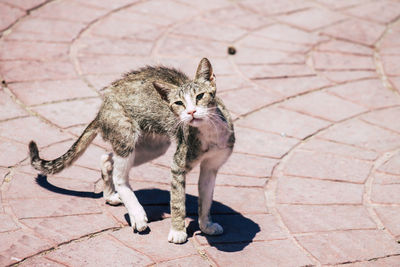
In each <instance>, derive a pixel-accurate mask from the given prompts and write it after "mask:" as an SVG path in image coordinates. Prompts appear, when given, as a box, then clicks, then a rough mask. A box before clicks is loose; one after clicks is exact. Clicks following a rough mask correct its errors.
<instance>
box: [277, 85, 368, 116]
mask: <svg viewBox="0 0 400 267" xmlns="http://www.w3.org/2000/svg"><path fill="white" fill-rule="evenodd" d="M280 106H282V107H284V108H287V109H290V110H294V111H298V112H300V113H305V114H307V115H311V116H313V117H317V118H322V119H324V120H329V121H336V122H337V121H341V120H343V119H346V118H349V117H352V116H354V115H356V114H359V113H362V112H364V111H367V109H366V108H365V107H362V106H360V105H356V104H354V103H351V102H348V101H346V100H343V99H341V98H339V97H337V96H333V95H330V94H327V93H326V92H324V91H318V92H314V93H310V94H307V95H302V96H298V97H296V98H293V99H290V100H288V101H285V102H284V103H283V104H281V105H280Z"/></svg>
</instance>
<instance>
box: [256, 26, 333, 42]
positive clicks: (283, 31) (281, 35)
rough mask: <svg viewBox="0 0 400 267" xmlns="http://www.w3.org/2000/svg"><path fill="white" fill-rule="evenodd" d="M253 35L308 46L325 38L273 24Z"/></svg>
mask: <svg viewBox="0 0 400 267" xmlns="http://www.w3.org/2000/svg"><path fill="white" fill-rule="evenodd" d="M254 34H255V35H259V36H262V37H267V38H270V39H272V40H277V41H285V42H292V43H296V44H310V45H312V44H316V43H318V42H320V41H323V40H324V39H326V38H325V37H322V36H319V35H317V34H313V33H308V32H305V31H302V30H298V29H295V28H292V27H290V26H287V25H283V24H274V25H272V26H269V27H268V26H267V27H265V28H263V29H261V30H259V31H256V32H254Z"/></svg>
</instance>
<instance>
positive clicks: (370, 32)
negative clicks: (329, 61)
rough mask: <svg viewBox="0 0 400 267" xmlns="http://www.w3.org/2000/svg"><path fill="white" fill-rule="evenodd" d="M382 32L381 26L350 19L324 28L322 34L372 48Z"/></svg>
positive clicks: (382, 27)
mask: <svg viewBox="0 0 400 267" xmlns="http://www.w3.org/2000/svg"><path fill="white" fill-rule="evenodd" d="M384 31H385V27H384V26H383V25H380V24H376V23H371V22H368V21H365V20H359V19H353V18H352V19H348V20H346V21H344V22H341V23H338V24H335V25H332V26H330V27H327V28H325V29H324V30H323V33H324V34H326V35H329V36H332V37H335V38H338V39H342V40H347V41H351V42H355V43H358V44H364V45H368V46H372V45H374V44H375V43H376V42H377V41H378V39H379V38H380V37H381V35H382V34H383V32H384Z"/></svg>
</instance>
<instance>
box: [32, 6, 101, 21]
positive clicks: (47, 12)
mask: <svg viewBox="0 0 400 267" xmlns="http://www.w3.org/2000/svg"><path fill="white" fill-rule="evenodd" d="M106 12H107V10H104V9H101V8H90V7H88V6H85V5H84V3H82V4H78V3H77V2H70V1H69V2H56V3H51V4H48V5H45V6H43V7H42V8H40V9H37V10H35V11H33V12H31V13H30V16H31V17H34V18H36V17H39V18H46V19H57V20H65V21H78V22H85V23H88V22H91V21H94V20H95V19H97V18H99V17H101V16H103V15H104V14H106Z"/></svg>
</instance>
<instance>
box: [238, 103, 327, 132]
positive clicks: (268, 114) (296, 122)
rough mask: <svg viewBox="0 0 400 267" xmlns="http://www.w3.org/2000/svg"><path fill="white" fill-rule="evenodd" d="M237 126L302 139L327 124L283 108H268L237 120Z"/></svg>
mask: <svg viewBox="0 0 400 267" xmlns="http://www.w3.org/2000/svg"><path fill="white" fill-rule="evenodd" d="M237 125H239V126H244V127H249V128H253V129H259V130H263V131H269V132H274V133H278V134H283V135H287V136H294V137H297V138H300V139H302V138H305V137H307V136H308V135H310V134H313V133H315V132H316V131H318V130H320V129H322V128H325V127H326V126H328V125H329V122H327V121H323V120H320V119H317V118H313V117H310V116H306V115H303V114H300V113H298V112H293V111H290V110H286V109H283V108H277V107H268V108H265V109H262V110H260V111H257V112H256V113H253V114H251V115H249V116H247V117H246V118H245V119H242V120H239V121H238V122H237Z"/></svg>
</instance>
